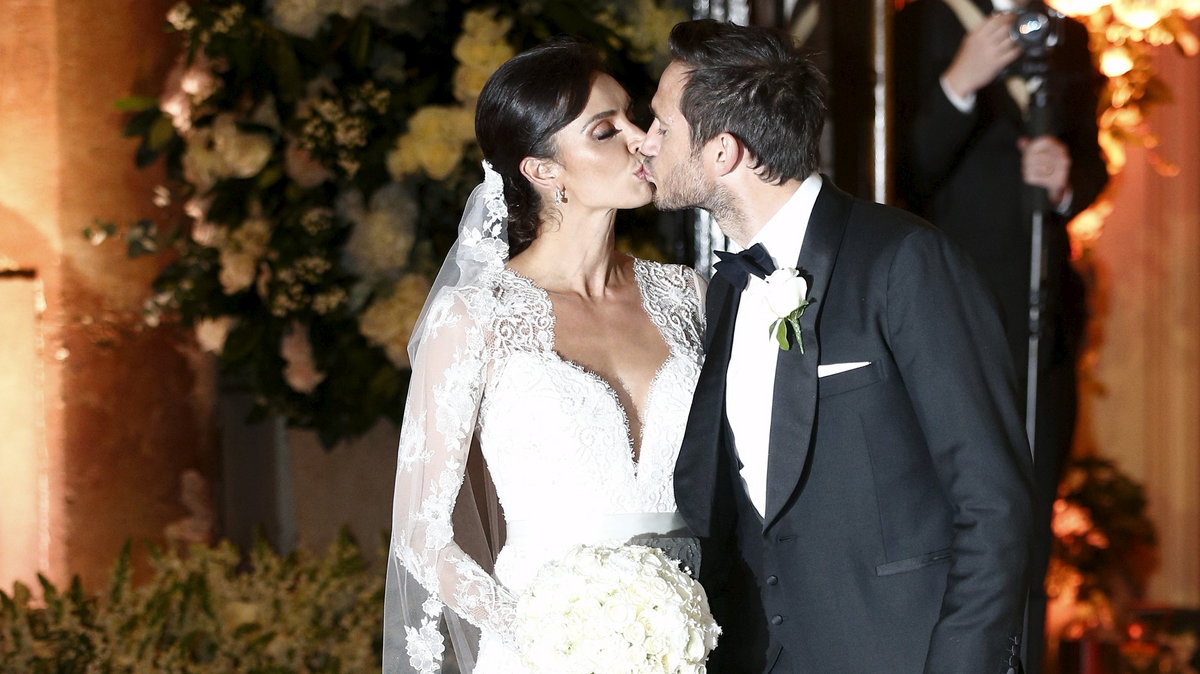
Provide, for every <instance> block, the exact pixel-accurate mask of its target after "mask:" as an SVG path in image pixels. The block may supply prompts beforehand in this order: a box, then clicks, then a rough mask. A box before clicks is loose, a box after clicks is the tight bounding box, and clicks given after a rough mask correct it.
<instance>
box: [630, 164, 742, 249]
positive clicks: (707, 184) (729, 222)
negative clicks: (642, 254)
mask: <svg viewBox="0 0 1200 674" xmlns="http://www.w3.org/2000/svg"><path fill="white" fill-rule="evenodd" d="M654 159H656V158H647V159H646V162H647V163H648V164H651V165H652V166H653V162H654ZM654 176H655V177H656V178H657V181H656V184H655V190H654V206H655V207H656V208H658V209H659V210H661V211H679V210H683V209H685V208H700V209H703V210H705V211H708V212H709V214H710V215H712V217H713V219H714V220H716V221H717V224H718V225H720V227H721V231H723V232H725V234H726V235H727V236H728V235H729V233H730V231H731V230H737V229H739V225H740V223H741V222H742V221H743V220H744V218H743V217H742V209H741V208H739V207H738V200H737V197H735V196H734V195H733V193H732V192H730V191H729V189H728V188H727V187H725V186H724V185H720V184H718V183H717V182H715V181H712V180H709V179H708V178H707V177H706V176H705V175H704V171H703V169H702V168H701V166H700V148H696V149H695V150H693V151H692V152H691V156H689V157H688V158H687V160H686V161H681V162H679V163H678V164H676V165H675V166H672V167H670V169H669V170H668V171H667V172H666V173H665V175H662V174H659V173H657V172H655V173H654Z"/></svg>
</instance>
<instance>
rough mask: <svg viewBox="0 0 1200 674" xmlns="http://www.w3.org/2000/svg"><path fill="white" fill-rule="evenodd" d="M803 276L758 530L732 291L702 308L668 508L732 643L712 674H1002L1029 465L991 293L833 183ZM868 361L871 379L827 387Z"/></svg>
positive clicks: (1027, 513)
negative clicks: (701, 357) (690, 539)
mask: <svg viewBox="0 0 1200 674" xmlns="http://www.w3.org/2000/svg"><path fill="white" fill-rule="evenodd" d="M797 268H798V269H800V270H801V274H802V275H804V276H806V277H807V279H808V280H809V286H810V288H811V291H810V298H811V299H813V300H814V303H813V304H812V305H811V306H810V307H809V308H808V309H807V310H806V311H805V313H804V315H803V316H802V317H801V321H800V323H801V329H802V333H803V342H804V347H805V350H804V353H803V354H801V353H800V352H799V350H797V349H795V348H793V349H792V350H790V351H780V352H779V356H778V358H779V360H778V369H777V372H776V376H775V388H774V403H773V410H772V421H771V432H770V451H769V460H768V473H767V479H768V488H767V500H766V508H767V512H766V513H765V516H764V517H763V518H761V519H760V518H759V517H758V515H757V513H756V512H754V511H753V510H752V509H751V508H750V506H748V505H747V503H746V498H745V490H744V488H743V487H742V486H741V482H740V480H739V479H738V476H737V471H736V467H737V466H738V463H737V457H736V453H735V452H734V450H733V448H732V447H731V446H730V443H729V442H728V428H727V421H726V417H725V381H726V371H727V368H728V363H729V353H730V345H731V342H732V335H733V320H734V316H735V315H736V310H737V306H738V301H739V293H737V292H735V291H734V290H733V289H732V288H731V287H730V285H729V284H728V283H727V282H726V281H725V279H724V278H723V277H722V276H721V275H720V274H718V275H716V276H715V277H714V278H713V280H712V283H711V285H710V286H709V290H708V297H707V318H708V324H707V331H706V336H705V339H706V347H707V354H708V355H707V357H706V362H705V365H704V368H703V370H702V372H701V374H700V378H699V381H698V383H697V390H696V395H695V399H694V402H693V406H692V411H691V416H690V418H689V420H688V426H687V431H686V434H685V438H684V442H683V447H682V449H681V452H680V456H679V461H678V464H677V466H676V471H675V494H676V499H677V501H678V504H679V508H680V511H681V512H682V514H683V516H684V518H685V519H686V520H687V522H688V524H689V525H690V526H691V527H692V529H693V531H694V532H695V533H696V534H697V535H699V536H700V537H701V540H702V543H703V545H704V552H705V555H706V557H705V561H704V563H703V564H702V565H701V574H702V578H701V580H702V582H704V584H705V586H706V588H707V590H708V592H709V595H710V600H711V601H712V603H713V607H714V613H715V614H716V616H717V618H718V620H719V621H720V622H721V623H722V624H723V625H724V627H725V630H726V635H725V636H724V637H722V642H721V644H720V645H719V646H718V648H717V651H716V652H715V654H714V660H713V670H714V671H716V670H719V671H721V672H757V671H761V670H762V668H763V667H764V666H765V667H767V668H768V670H769V668H770V666H771V664H772V662H773V661H774V660H775V659H776V658H778V657H779V655H778V654H779V652H780V650H781V649H782V650H784V651H786V659H787V661H788V662H790V663H791V665H792V668H793V670H794V671H801V672H814V673H818V674H826V673H837V674H855V673H861V674H878V673H879V672H889V673H899V674H904V673H908V672H914V673H915V672H921V671H926V672H962V673H964V674H965V673H970V674H982V673H988V672H998V673H1001V674H1003V673H1004V672H1006V671H1007V670H1008V668H1009V667H1010V665H1012V664H1013V663H1015V656H1013V653H1014V652H1015V650H1016V649H1015V647H1014V643H1015V642H1014V640H1015V639H1018V638H1019V633H1020V626H1021V609H1022V605H1023V600H1024V596H1025V576H1026V560H1027V553H1028V548H1027V537H1028V536H1029V534H1030V518H1031V505H1032V504H1031V496H1030V470H1031V465H1030V464H1031V462H1030V457H1029V449H1028V444H1027V443H1026V441H1025V438H1024V435H1023V431H1022V427H1021V423H1020V421H1019V420H1018V415H1017V411H1016V403H1015V384H1014V375H1013V368H1012V366H1011V364H1010V362H1009V357H1008V354H1007V347H1006V344H1005V340H1004V334H1003V331H1002V329H1001V326H1000V321H999V319H998V317H997V313H996V308H995V306H994V301H993V299H992V297H991V295H990V294H988V293H987V292H986V291H985V290H984V289H983V286H982V284H981V282H980V280H979V278H978V276H977V275H976V273H975V271H974V270H973V269H972V267H971V266H970V264H969V263H967V262H966V261H965V258H964V256H963V255H961V254H960V252H959V251H958V249H957V248H956V247H954V245H953V244H951V243H950V242H949V241H948V240H947V239H946V238H945V236H944V235H942V234H940V233H939V232H938V231H936V230H935V229H933V228H931V227H930V226H928V225H927V224H926V223H925V222H923V221H921V220H920V219H918V218H916V217H915V216H911V215H908V214H906V213H904V212H902V211H899V210H896V209H893V208H889V207H886V206H880V205H877V204H873V203H869V202H866V201H862V200H859V199H855V198H853V197H851V196H849V195H847V194H845V193H844V192H842V191H840V190H839V189H837V188H836V187H835V186H834V185H833V184H832V183H831V182H829V180H828V179H827V178H826V179H825V182H824V185H823V186H822V188H821V192H820V194H819V196H818V198H817V201H816V204H815V207H814V210H813V213H812V216H811V219H810V222H809V224H808V231H807V233H806V235H805V240H804V245H803V251H802V253H801V255H800V259H799V261H798V263H797ZM764 329H765V327H764ZM857 361H870V365H868V366H866V367H862V368H859V369H854V370H850V371H847V372H843V373H841V374H836V375H831V376H828V377H825V378H821V379H818V377H817V365H818V363H821V364H832V363H844V362H857ZM742 571H745V572H748V575H746V576H741V575H740V572H742ZM747 579H748V581H747ZM747 588H749V590H750V592H749V593H747V592H746V589H747ZM755 588H756V589H757V591H756V592H755V591H754V590H755ZM764 642H769V645H764Z"/></svg>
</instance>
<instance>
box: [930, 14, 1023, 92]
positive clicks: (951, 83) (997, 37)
mask: <svg viewBox="0 0 1200 674" xmlns="http://www.w3.org/2000/svg"><path fill="white" fill-rule="evenodd" d="M1012 22H1013V15H1012V14H993V15H991V16H990V17H988V19H987V20H986V21H984V22H983V23H981V24H979V26H977V27H976V28H975V30H973V31H971V32H970V33H967V36H966V37H964V38H963V41H962V44H960V45H959V46H958V53H956V54H955V55H954V60H953V61H951V63H950V67H949V68H947V69H946V72H944V73H942V82H943V83H944V84H945V85H946V86H948V87H949V88H950V89H951V90H952V91H953V92H954V93H955V94H957V95H958V96H960V97H962V98H970V97H972V96H974V95H975V92H977V91H979V90H980V89H982V88H983V87H985V86H987V84H988V83H990V82H991V81H992V80H994V79H996V76H997V75H999V74H1000V71H1002V70H1004V67H1005V66H1007V65H1008V64H1010V63H1012V62H1013V61H1015V60H1017V57H1018V56H1020V55H1021V48H1020V47H1018V46H1017V45H1016V44H1015V43H1013V41H1012V39H1011V38H1010V37H1009V35H1008V29H1009V27H1010V26H1012Z"/></svg>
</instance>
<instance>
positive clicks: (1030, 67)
mask: <svg viewBox="0 0 1200 674" xmlns="http://www.w3.org/2000/svg"><path fill="white" fill-rule="evenodd" d="M1063 20H1064V19H1063V15H1062V14H1061V13H1059V12H1058V11H1056V10H1054V9H1053V8H1051V7H1048V6H1047V5H1046V3H1045V2H1042V1H1041V0H1033V1H1032V2H1030V3H1029V4H1027V5H1025V6H1024V7H1022V8H1020V9H1018V10H1017V11H1015V12H1013V22H1012V26H1011V27H1010V28H1009V29H1008V37H1009V39H1011V40H1012V41H1013V43H1014V44H1016V45H1017V46H1018V47H1020V48H1021V56H1020V57H1019V58H1017V60H1016V61H1014V62H1013V63H1012V64H1010V65H1009V66H1008V68H1006V69H1005V72H1004V76H1005V77H1012V76H1017V77H1024V78H1026V79H1028V78H1030V77H1040V76H1042V75H1045V74H1046V71H1047V69H1048V68H1049V62H1050V52H1052V51H1053V50H1054V47H1055V46H1057V45H1058V43H1059V41H1060V40H1061V39H1062V31H1063Z"/></svg>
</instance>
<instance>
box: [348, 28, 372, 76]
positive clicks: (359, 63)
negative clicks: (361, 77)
mask: <svg viewBox="0 0 1200 674" xmlns="http://www.w3.org/2000/svg"><path fill="white" fill-rule="evenodd" d="M371 33H372V26H371V22H370V21H369V20H367V17H366V15H364V14H359V15H358V18H357V19H355V20H354V23H353V24H352V25H351V28H350V37H349V38H348V39H347V41H346V49H347V50H348V51H349V54H350V62H351V63H352V64H353V65H354V67H355V69H357V70H362V69H363V68H366V67H367V64H368V63H369V62H370V60H371V44H372V40H371V37H372V36H371Z"/></svg>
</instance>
